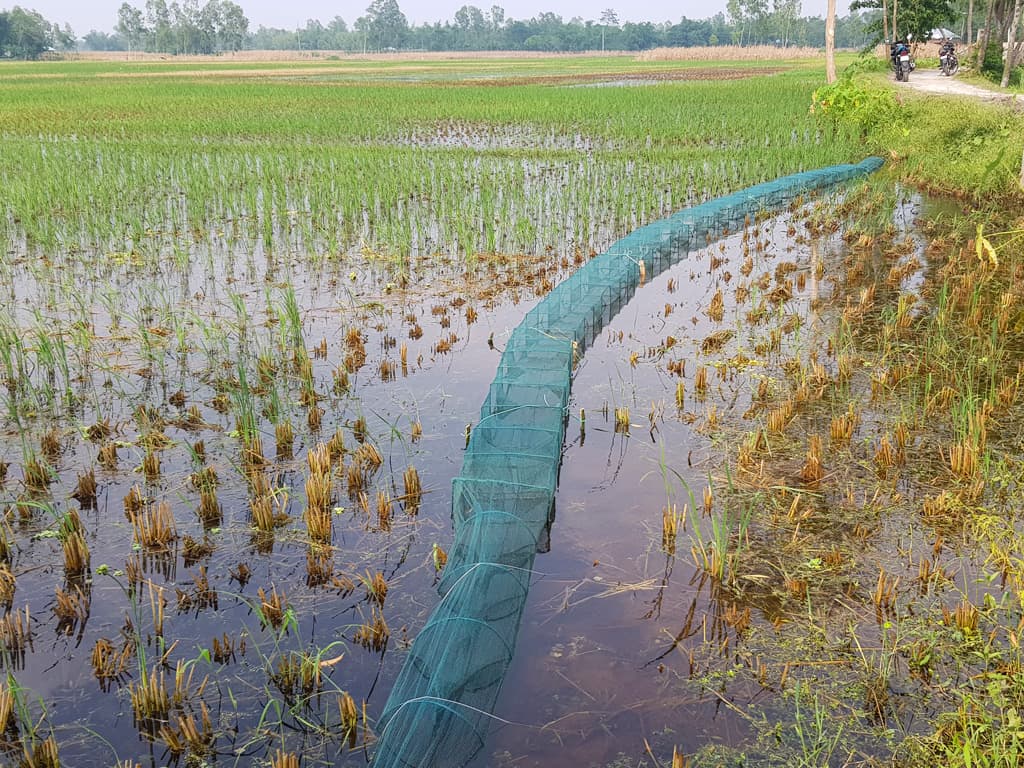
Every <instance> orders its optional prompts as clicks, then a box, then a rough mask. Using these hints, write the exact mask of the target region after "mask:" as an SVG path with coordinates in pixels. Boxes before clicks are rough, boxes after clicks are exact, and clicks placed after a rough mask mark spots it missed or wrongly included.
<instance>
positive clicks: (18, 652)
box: [0, 605, 32, 666]
mask: <svg viewBox="0 0 1024 768" xmlns="http://www.w3.org/2000/svg"><path fill="white" fill-rule="evenodd" d="M0 647H3V648H4V649H5V651H6V653H8V654H10V656H11V660H12V661H13V662H14V664H15V666H21V665H22V664H24V661H25V650H26V648H28V649H31V648H32V622H31V619H30V616H29V609H28V606H27V605H26V606H25V611H24V613H22V612H21V611H14V612H12V613H7V614H5V615H4V617H3V618H0Z"/></svg>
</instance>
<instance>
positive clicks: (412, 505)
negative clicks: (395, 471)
mask: <svg viewBox="0 0 1024 768" xmlns="http://www.w3.org/2000/svg"><path fill="white" fill-rule="evenodd" d="M402 482H403V485H404V488H405V494H404V495H403V497H402V505H403V506H404V507H405V511H406V514H409V515H416V514H417V513H418V512H419V509H420V504H421V503H422V501H423V488H422V486H421V485H420V475H419V472H417V471H416V467H414V466H411V465H410V466H408V467H406V470H405V473H404V474H403V475H402Z"/></svg>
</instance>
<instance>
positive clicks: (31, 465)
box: [22, 453, 53, 494]
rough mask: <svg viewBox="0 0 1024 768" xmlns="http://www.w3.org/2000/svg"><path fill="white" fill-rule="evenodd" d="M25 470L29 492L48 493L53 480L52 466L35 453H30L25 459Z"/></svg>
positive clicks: (26, 485) (26, 486) (26, 487)
mask: <svg viewBox="0 0 1024 768" xmlns="http://www.w3.org/2000/svg"><path fill="white" fill-rule="evenodd" d="M22 471H23V472H24V482H25V489H26V490H28V491H29V493H34V494H43V493H46V491H47V489H48V488H49V486H50V483H51V482H52V481H53V475H52V472H51V470H50V467H49V466H47V464H46V463H45V462H43V461H41V460H40V459H39V457H38V456H36V455H35V454H34V453H30V454H29V455H28V456H27V457H26V459H25V466H24V468H23V470H22Z"/></svg>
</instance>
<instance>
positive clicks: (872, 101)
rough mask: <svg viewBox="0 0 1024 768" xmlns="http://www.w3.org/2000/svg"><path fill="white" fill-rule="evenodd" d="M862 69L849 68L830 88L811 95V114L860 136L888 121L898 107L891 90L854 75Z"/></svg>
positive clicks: (824, 88)
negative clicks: (852, 128) (856, 131)
mask: <svg viewBox="0 0 1024 768" xmlns="http://www.w3.org/2000/svg"><path fill="white" fill-rule="evenodd" d="M865 68H866V67H860V66H858V65H853V66H850V67H847V69H845V70H844V71H843V74H842V76H841V77H840V78H839V79H838V80H836V81H835V82H834V83H832V84H831V85H826V86H825V87H823V88H819V89H818V90H816V91H815V92H814V95H813V97H812V102H811V111H812V112H813V113H814V114H816V115H819V116H820V117H821V118H822V119H824V120H826V121H828V122H831V123H833V124H839V123H846V124H852V125H854V126H856V127H857V128H858V129H859V130H860V132H861V135H862V136H866V135H867V134H869V133H870V132H872V130H874V129H875V128H877V127H879V126H881V125H884V124H886V123H888V122H891V121H892V120H893V119H894V118H895V116H896V113H897V111H898V110H899V105H898V104H897V102H896V96H895V94H894V93H893V92H892V90H891V89H888V88H884V87H881V86H879V85H876V84H874V83H873V82H872V81H871V80H869V79H867V78H863V77H857V75H858V74H859V73H860V72H861V71H863V69H865Z"/></svg>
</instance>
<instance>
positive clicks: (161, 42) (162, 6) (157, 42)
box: [146, 0, 175, 52]
mask: <svg viewBox="0 0 1024 768" xmlns="http://www.w3.org/2000/svg"><path fill="white" fill-rule="evenodd" d="M146 26H147V27H148V29H149V34H148V36H147V37H148V38H149V40H148V43H147V48H148V49H149V50H151V51H168V52H170V51H172V50H174V37H175V35H174V31H173V30H172V28H171V12H170V10H169V9H168V8H167V3H166V2H165V0H146Z"/></svg>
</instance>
